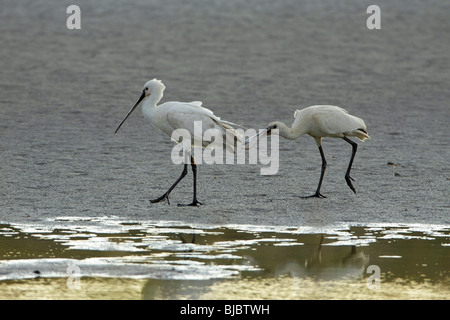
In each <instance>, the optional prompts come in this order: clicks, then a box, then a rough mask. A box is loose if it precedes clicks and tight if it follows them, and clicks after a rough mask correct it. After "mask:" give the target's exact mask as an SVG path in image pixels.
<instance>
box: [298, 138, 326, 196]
mask: <svg viewBox="0 0 450 320" xmlns="http://www.w3.org/2000/svg"><path fill="white" fill-rule="evenodd" d="M319 151H320V156H321V157H322V171H321V172H320V179H319V185H318V186H317V190H316V193H314V194H313V195H311V196H307V197H302V198H314V197H315V198H326V197H325V196H324V195H323V194H321V193H320V187H321V186H322V180H323V176H324V174H325V170H326V168H327V160H325V154H324V153H323V150H322V145H320V146H319Z"/></svg>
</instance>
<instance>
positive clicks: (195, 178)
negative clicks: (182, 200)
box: [178, 156, 202, 207]
mask: <svg viewBox="0 0 450 320" xmlns="http://www.w3.org/2000/svg"><path fill="white" fill-rule="evenodd" d="M191 167H192V174H193V176H194V198H193V200H192V203H189V204H178V206H179V207H185V206H192V207H198V205H199V204H200V205H201V204H202V203H201V202H199V201H198V200H197V164H196V163H195V161H194V157H192V156H191Z"/></svg>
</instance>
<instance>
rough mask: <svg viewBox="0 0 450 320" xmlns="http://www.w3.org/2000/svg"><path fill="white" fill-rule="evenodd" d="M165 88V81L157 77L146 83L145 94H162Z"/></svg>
mask: <svg viewBox="0 0 450 320" xmlns="http://www.w3.org/2000/svg"><path fill="white" fill-rule="evenodd" d="M165 89H166V86H165V85H164V83H162V81H161V80H158V79H156V78H155V79H152V80H149V81H147V82H146V83H145V85H144V92H145V96H150V95H161V96H162V94H163V93H164V90H165Z"/></svg>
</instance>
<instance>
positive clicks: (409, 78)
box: [0, 0, 450, 299]
mask: <svg viewBox="0 0 450 320" xmlns="http://www.w3.org/2000/svg"><path fill="white" fill-rule="evenodd" d="M77 4H78V5H79V6H80V8H81V12H82V13H81V15H82V16H81V19H82V22H81V29H80V30H68V29H67V27H66V19H67V17H68V14H67V13H66V9H67V6H66V5H63V4H61V5H55V4H51V3H48V2H47V1H44V0H37V1H20V2H8V3H6V4H4V5H3V6H2V11H1V12H0V33H1V35H2V48H1V50H0V65H1V68H2V73H1V76H0V92H1V98H0V119H1V121H0V174H1V179H0V223H1V224H2V227H1V233H0V238H1V239H0V253H1V254H0V262H1V264H0V279H1V280H0V286H1V290H0V292H1V293H2V294H3V295H4V297H7V298H15V299H20V298H26V297H29V298H35V299H38V298H64V297H67V298H71V297H73V298H97V297H99V296H101V295H103V297H105V294H106V293H108V292H110V293H111V294H110V296H108V297H110V298H117V299H120V298H125V297H132V298H199V299H200V298H208V297H211V296H213V297H217V298H220V297H223V298H228V297H230V296H229V295H231V296H232V297H234V298H244V297H250V298H252V297H263V298H266V297H267V298H277V297H280V298H286V299H288V298H303V297H304V295H303V294H302V292H305V295H306V294H308V296H309V297H314V298H327V297H330V298H333V297H348V298H352V297H360V298H379V297H384V298H392V299H395V298H399V297H404V298H412V297H419V298H425V297H433V298H445V297H446V296H447V297H448V274H447V273H446V272H447V271H446V270H448V269H449V268H448V265H447V264H446V263H448V262H446V261H447V260H446V259H445V257H446V256H448V253H447V251H448V228H449V226H450V220H449V217H450V216H449V210H450V206H449V203H448V196H449V194H448V190H449V184H450V171H449V166H448V159H449V158H450V150H449V148H448V142H447V141H448V136H449V129H448V119H449V116H450V114H449V110H450V109H449V105H448V101H450V89H449V86H448V83H449V82H450V69H449V68H448V67H447V66H448V65H449V64H450V60H449V59H450V58H449V56H448V54H447V53H448V52H449V51H450V47H449V46H450V42H448V41H444V40H446V39H447V38H446V37H447V35H448V34H449V32H450V21H449V19H448V16H449V14H450V8H449V7H448V4H447V3H446V2H442V1H438V0H436V1H427V2H423V1H419V0H408V1H406V0H405V1H398V2H395V3H392V2H385V1H382V2H379V6H380V8H381V19H382V21H381V29H380V30H369V29H367V26H366V20H367V18H368V14H367V13H366V9H367V6H368V5H369V4H364V3H362V2H360V1H346V2H345V4H339V3H337V2H336V1H331V0H330V1H327V0H324V1H302V2H301V3H300V2H298V1H291V0H282V1H265V0H262V1H261V0H258V1H240V0H231V1H220V0H219V1H213V2H212V3H211V4H210V5H205V4H204V2H203V1H189V2H186V1H177V0H170V1H154V2H152V3H141V4H130V3H129V2H127V1H122V0H113V1H112V2H108V3H106V2H105V3H103V2H97V3H95V4H92V3H90V2H88V1H80V2H79V3H77ZM155 77H157V78H159V79H162V80H163V81H164V83H165V85H166V87H167V89H166V91H165V96H164V100H163V101H170V100H172V101H196V100H201V101H203V103H204V105H205V106H206V107H208V108H210V109H211V110H212V111H214V113H215V114H217V115H218V116H220V117H222V118H223V119H226V120H229V121H232V122H235V123H239V124H243V125H244V126H246V127H250V128H255V129H260V128H265V127H266V125H267V124H268V123H269V122H270V121H274V120H279V121H283V122H286V123H290V122H291V121H292V120H293V113H294V111H295V110H296V109H300V108H303V107H307V106H310V105H316V104H331V105H338V106H341V107H344V108H345V109H347V110H348V111H349V112H350V113H351V114H354V115H356V116H358V117H361V118H363V119H364V121H365V122H366V124H367V128H368V132H369V134H370V136H371V140H369V141H367V142H365V143H360V144H359V147H358V152H357V154H356V158H355V161H354V163H353V169H352V177H353V178H354V179H355V180H356V181H355V182H354V186H355V188H356V192H357V193H356V195H355V194H353V192H352V191H351V190H350V189H349V188H347V186H346V184H345V180H344V173H345V170H346V166H347V164H348V160H349V157H350V154H351V150H350V148H349V147H348V146H347V144H346V143H345V142H341V141H338V140H339V139H338V140H336V139H328V140H326V139H325V140H324V150H325V154H326V157H327V162H328V167H327V171H326V173H325V177H324V182H323V185H322V193H323V194H324V195H326V196H327V198H326V199H308V200H305V199H301V198H300V197H301V196H305V195H309V194H312V193H313V192H314V190H315V188H316V186H317V182H318V179H319V174H320V155H319V153H318V150H317V147H316V145H315V144H314V141H313V140H312V139H311V138H309V137H303V138H302V139H299V140H297V141H287V140H282V139H280V163H279V165H280V166H279V171H278V173H277V174H276V175H273V176H261V175H260V169H261V165H250V164H248V163H246V164H245V165H237V164H235V165H211V166H210V165H199V169H198V170H199V177H198V183H199V185H198V197H199V201H201V202H202V203H204V205H203V206H201V207H200V208H177V207H176V205H175V204H176V203H185V202H187V201H189V200H190V199H191V196H192V182H191V181H189V179H188V177H187V178H186V181H183V183H182V184H180V185H179V186H178V187H177V189H176V190H174V192H173V193H172V197H171V202H172V205H170V206H168V205H166V204H158V205H151V204H150V203H149V199H152V198H155V197H158V196H160V195H161V194H162V193H164V192H165V191H166V190H167V188H168V186H169V185H170V184H171V182H173V181H175V180H176V178H177V177H178V176H179V174H180V172H181V170H182V168H181V167H180V166H178V165H175V164H173V163H172V162H171V160H170V152H171V150H172V148H173V144H172V143H171V142H170V141H169V139H168V138H167V137H166V136H164V135H163V134H161V133H159V132H155V131H154V130H153V129H149V127H148V125H147V124H146V123H145V121H144V119H143V117H142V116H141V115H140V114H139V113H137V112H136V114H134V115H133V116H132V117H130V119H129V120H127V121H128V124H127V126H126V127H124V128H122V129H121V132H120V134H119V135H114V130H115V128H116V127H117V125H118V124H119V122H120V120H121V119H122V118H123V116H124V115H125V114H126V112H127V111H128V110H129V109H130V107H131V106H132V105H133V103H135V101H136V99H137V97H138V95H139V93H140V91H141V90H142V85H143V84H144V83H145V82H146V81H147V80H149V79H152V78H155ZM342 231H343V234H342V233H341V232H342ZM396 237H397V238H396ZM346 241H349V242H346ZM366 256H368V258H367V257H366ZM269 257H271V259H269ZM367 259H368V261H367ZM308 261H309V262H308ZM278 262H279V263H278ZM371 265H376V266H379V267H380V276H381V288H382V289H381V290H372V289H369V288H368V287H367V279H369V277H370V276H371V275H373V271H372V274H371V273H368V272H367V268H368V267H369V266H371ZM370 270H371V269H370ZM342 277H343V278H345V279H342ZM69 278H70V279H71V280H73V282H74V283H76V281H75V280H76V279H80V283H81V286H82V288H84V289H82V290H81V291H80V290H70V289H68V287H67V283H68V282H67V280H68V279H69ZM355 279H357V280H355ZM335 281H337V283H338V284H337V285H335ZM287 283H289V284H290V285H287ZM265 284H268V285H267V286H265ZM309 284H310V285H311V286H308V285H309ZM344 284H346V285H344ZM355 285H356V286H357V288H358V290H356V291H357V292H358V294H357V293H355V292H356V291H355V290H354V286H355ZM388 285H392V286H393V287H392V288H391V290H386V288H388ZM117 286H126V287H127V288H128V290H127V291H126V292H127V293H125V292H123V293H122V294H120V292H117V290H115V289H114V288H116V287H117ZM286 286H288V287H293V288H294V289H292V290H289V291H283V290H284V289H283V288H285V287H286ZM186 287H196V288H197V289H196V290H193V291H189V290H184V289H185V288H186ZM299 287H302V288H310V289H311V290H305V291H301V290H298V288H299ZM157 288H159V289H157ZM232 288H236V289H232ZM237 288H239V289H237ZM264 288H266V289H267V288H270V289H271V290H265V289H264ZM314 288H317V291H313V289H314ZM344 288H345V289H344ZM361 288H362V289H361ZM383 288H384V289H383ZM89 289H90V290H89ZM360 289H361V290H360ZM396 289H398V290H396ZM83 290H84V291H83ZM327 292H330V293H331V294H330V295H329V296H327ZM392 292H397V293H399V294H391V293H392ZM401 292H403V293H404V295H401V294H400V293H401ZM227 294H229V295H228V296H227Z"/></svg>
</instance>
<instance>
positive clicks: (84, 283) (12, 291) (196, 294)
mask: <svg viewBox="0 0 450 320" xmlns="http://www.w3.org/2000/svg"><path fill="white" fill-rule="evenodd" d="M194 283H195V284H194ZM449 298H450V287H449V286H448V284H444V283H437V284H436V283H434V284H432V283H428V282H424V283H416V282H404V281H394V282H386V283H381V285H380V289H369V288H368V287H367V283H366V280H365V279H361V280H356V281H355V280H336V281H324V280H313V279H303V278H291V277H288V276H283V277H278V278H247V279H238V280H219V281H204V282H202V281H195V282H186V281H182V280H179V281H176V280H174V281H171V282H170V284H169V285H168V282H167V281H161V280H148V279H117V278H82V280H81V288H80V289H69V288H68V287H67V283H66V279H61V278H55V279H41V278H38V279H31V280H16V281H3V282H0V299H8V300H9V299H11V300H13V299H14V300H16V299H17V300H47V299H50V300H62V299H67V300H68V299H70V300H77V299H89V300H104V299H107V300H121V299H127V300H137V299H155V300H175V299H197V300H303V299H308V300H332V299H342V300H372V299H385V300H412V299H414V300H448V299H449Z"/></svg>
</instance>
